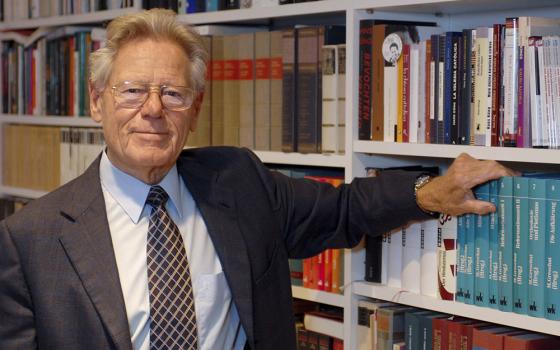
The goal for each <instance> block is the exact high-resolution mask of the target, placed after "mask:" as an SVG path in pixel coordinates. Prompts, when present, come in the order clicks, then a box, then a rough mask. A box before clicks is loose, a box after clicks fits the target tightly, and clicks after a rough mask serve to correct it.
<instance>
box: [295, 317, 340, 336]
mask: <svg viewBox="0 0 560 350" xmlns="http://www.w3.org/2000/svg"><path fill="white" fill-rule="evenodd" d="M303 325H304V326H305V329H307V330H308V331H312V332H316V333H321V334H326V335H328V336H330V337H334V338H338V339H344V326H343V325H344V323H342V322H339V321H335V320H331V319H328V318H324V317H319V316H315V315H309V314H305V316H303Z"/></svg>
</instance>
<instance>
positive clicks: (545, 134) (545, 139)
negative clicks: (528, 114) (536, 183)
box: [536, 38, 550, 147]
mask: <svg viewBox="0 0 560 350" xmlns="http://www.w3.org/2000/svg"><path fill="white" fill-rule="evenodd" d="M536 46H537V56H538V64H539V77H540V79H539V83H540V84H539V87H540V96H541V112H542V118H541V130H542V146H543V147H548V146H550V137H549V129H548V121H549V118H550V115H549V110H548V108H547V104H548V100H547V96H546V75H545V67H544V66H545V62H544V47H543V40H542V38H541V39H537V41H536Z"/></svg>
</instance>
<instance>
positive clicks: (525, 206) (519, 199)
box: [513, 176, 529, 314]
mask: <svg viewBox="0 0 560 350" xmlns="http://www.w3.org/2000/svg"><path fill="white" fill-rule="evenodd" d="M513 195H514V210H513V227H514V232H513V236H514V237H513V242H514V244H513V311H514V312H516V313H519V314H527V260H528V258H529V255H528V253H527V249H528V243H529V242H528V235H527V233H528V232H529V179H528V178H526V177H521V176H517V177H515V178H514V179H513Z"/></svg>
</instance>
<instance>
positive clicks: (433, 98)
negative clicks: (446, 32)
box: [430, 35, 439, 143]
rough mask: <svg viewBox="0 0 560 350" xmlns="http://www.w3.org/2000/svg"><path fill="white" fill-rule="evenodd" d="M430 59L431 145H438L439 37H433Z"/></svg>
mask: <svg viewBox="0 0 560 350" xmlns="http://www.w3.org/2000/svg"><path fill="white" fill-rule="evenodd" d="M430 41H431V57H430V143H437V134H438V123H437V116H438V105H439V101H438V94H437V91H438V86H439V64H438V57H439V35H432V36H431V39H430Z"/></svg>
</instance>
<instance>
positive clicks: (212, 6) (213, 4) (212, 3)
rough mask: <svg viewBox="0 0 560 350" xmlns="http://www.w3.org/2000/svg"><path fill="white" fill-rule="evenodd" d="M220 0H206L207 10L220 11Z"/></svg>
mask: <svg viewBox="0 0 560 350" xmlns="http://www.w3.org/2000/svg"><path fill="white" fill-rule="evenodd" d="M218 2H219V0H206V12H209V11H218Z"/></svg>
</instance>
